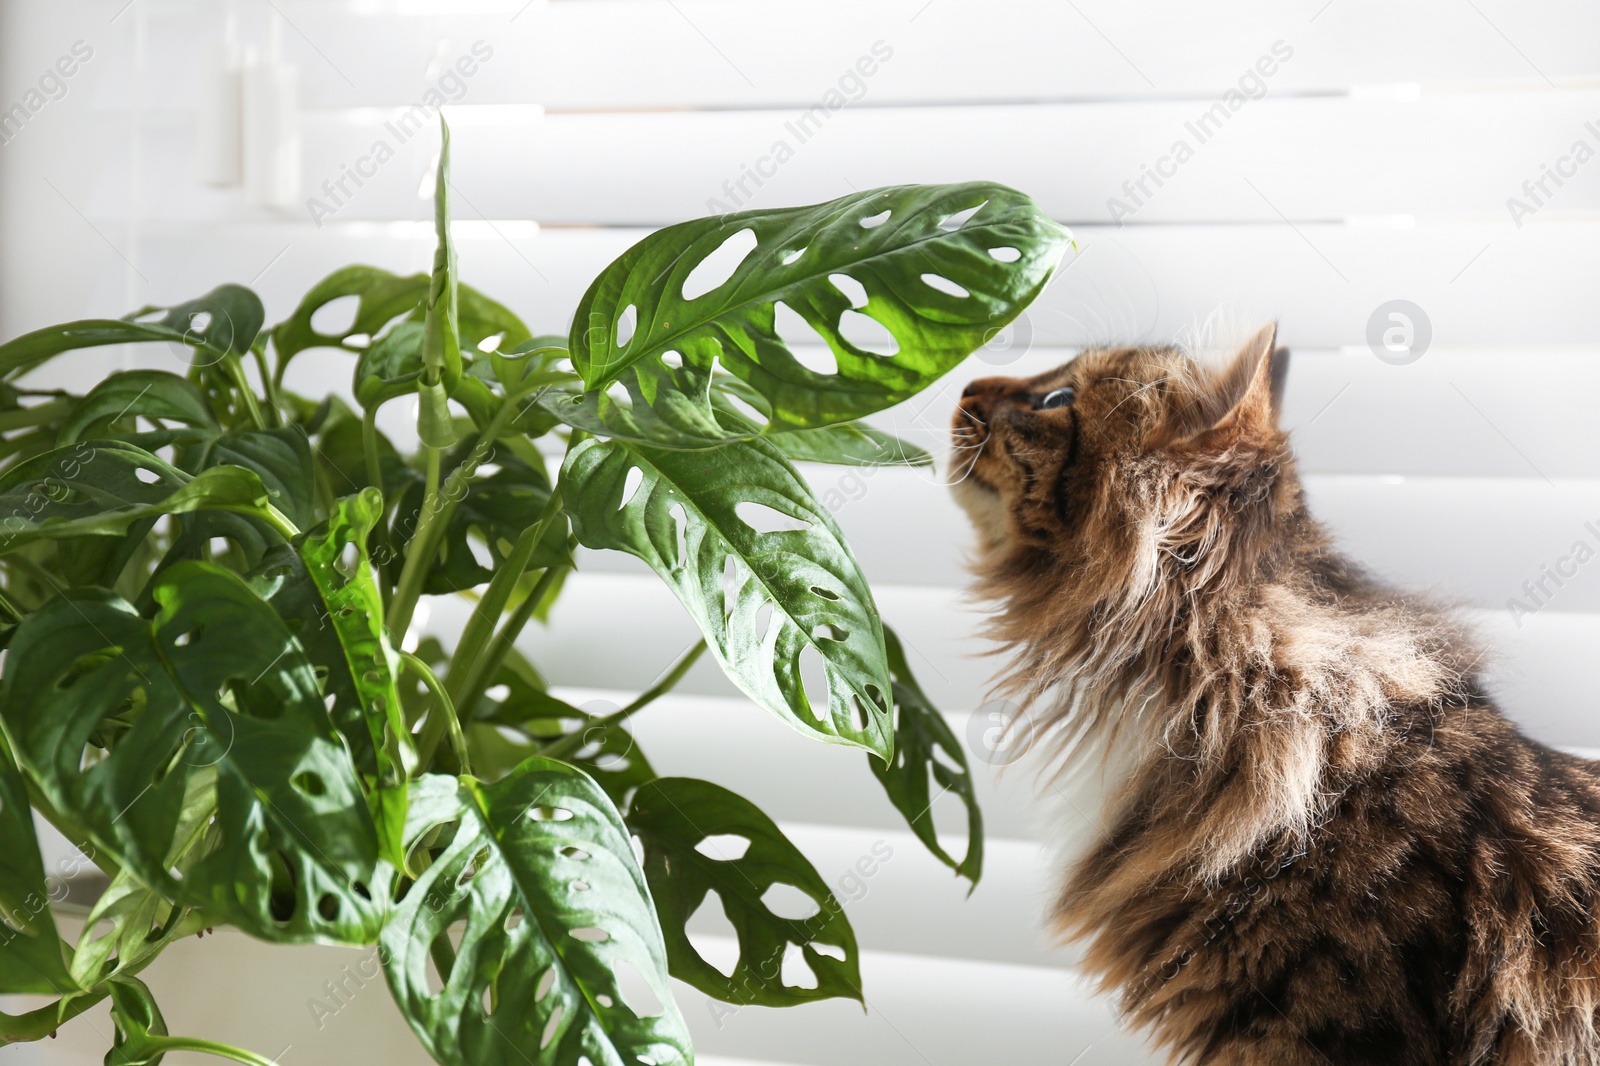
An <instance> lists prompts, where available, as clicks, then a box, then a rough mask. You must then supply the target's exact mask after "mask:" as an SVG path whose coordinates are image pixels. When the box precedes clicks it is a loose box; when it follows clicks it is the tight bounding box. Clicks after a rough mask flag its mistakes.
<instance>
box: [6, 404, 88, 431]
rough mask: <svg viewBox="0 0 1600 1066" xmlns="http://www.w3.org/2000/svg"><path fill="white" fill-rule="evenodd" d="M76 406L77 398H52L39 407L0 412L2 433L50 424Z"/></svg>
mask: <svg viewBox="0 0 1600 1066" xmlns="http://www.w3.org/2000/svg"><path fill="white" fill-rule="evenodd" d="M75 406H77V401H75V400H65V399H63V400H51V401H50V402H49V403H42V404H40V405H39V406H37V407H19V408H17V409H16V410H15V411H6V412H4V413H0V433H6V432H10V431H11V430H13V429H25V428H27V427H29V426H48V425H49V424H50V423H52V422H54V421H55V420H56V419H58V418H60V417H61V416H62V415H65V414H66V413H67V412H69V411H71V410H72V409H73V408H74V407H75Z"/></svg>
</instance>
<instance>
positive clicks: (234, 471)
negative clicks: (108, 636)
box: [0, 440, 281, 553]
mask: <svg viewBox="0 0 1600 1066" xmlns="http://www.w3.org/2000/svg"><path fill="white" fill-rule="evenodd" d="M204 510H220V511H233V512H238V513H240V514H249V515H254V516H256V517H259V518H262V519H264V520H267V521H270V522H273V523H274V524H275V525H277V524H279V523H280V522H281V519H278V518H277V517H275V516H274V515H273V513H272V510H271V505H270V501H269V498H268V493H267V489H266V487H265V486H264V485H263V484H262V483H261V479H260V478H259V477H257V476H256V475H255V474H254V473H252V472H251V471H248V470H243V469H241V468H239V467H234V466H219V467H213V468H212V469H210V470H206V471H203V472H202V473H200V474H199V475H198V476H194V477H191V476H190V475H189V474H187V473H185V472H184V471H182V470H179V469H178V468H177V467H175V466H172V465H171V464H169V463H167V462H166V461H165V460H163V459H161V458H159V457H157V456H155V455H152V454H150V453H149V452H147V451H145V450H144V449H142V448H138V447H135V446H134V445H131V444H124V443H122V442H120V441H108V440H101V441H79V442H77V443H76V444H72V445H68V446H66V447H64V448H57V449H55V450H54V451H50V452H46V453H45V454H43V455H39V456H35V457H34V458H32V459H29V460H27V461H26V462H23V463H19V464H18V465H17V466H14V467H12V468H11V469H10V470H8V471H7V472H6V474H5V476H4V477H0V515H5V516H6V517H4V518H0V553H4V552H9V551H14V550H16V549H17V548H20V547H22V546H23V545H25V544H30V543H32V542H33V541H36V540H42V539H61V538H64V537H77V536H116V537H120V536H124V535H126V534H128V532H129V531H130V529H133V528H134V527H135V526H136V525H137V524H139V523H142V522H146V521H148V520H153V519H155V518H157V517H159V516H160V515H163V514H186V513H189V512H191V511H204ZM141 535H142V534H141Z"/></svg>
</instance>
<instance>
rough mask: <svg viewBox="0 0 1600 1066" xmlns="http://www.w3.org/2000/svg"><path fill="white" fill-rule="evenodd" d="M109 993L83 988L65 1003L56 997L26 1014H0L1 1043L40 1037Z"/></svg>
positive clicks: (18, 1042) (47, 1034)
mask: <svg viewBox="0 0 1600 1066" xmlns="http://www.w3.org/2000/svg"><path fill="white" fill-rule="evenodd" d="M108 995H110V993H109V992H85V993H83V994H82V995H79V996H76V997H74V998H73V999H72V1000H71V1001H70V1002H67V1003H66V1004H63V1003H62V1002H61V1000H56V1001H55V1002H54V1003H46V1004H45V1005H44V1006H42V1007H40V1008H38V1009H37V1010H31V1011H28V1012H27V1013H26V1014H0V1047H3V1046H4V1045H6V1044H21V1043H26V1042H27V1041H30V1040H43V1039H44V1038H45V1037H47V1036H49V1035H50V1034H51V1033H53V1032H55V1031H56V1030H57V1029H59V1028H60V1027H61V1026H62V1025H64V1024H66V1023H67V1022H69V1021H71V1020H72V1019H73V1018H76V1017H77V1016H78V1015H80V1014H82V1013H83V1012H84V1011H86V1010H88V1009H89V1008H90V1007H93V1006H95V1005H96V1004H98V1003H99V1002H100V1001H101V1000H103V999H105V998H106V996H108Z"/></svg>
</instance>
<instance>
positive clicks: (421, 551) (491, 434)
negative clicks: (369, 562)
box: [384, 394, 520, 634]
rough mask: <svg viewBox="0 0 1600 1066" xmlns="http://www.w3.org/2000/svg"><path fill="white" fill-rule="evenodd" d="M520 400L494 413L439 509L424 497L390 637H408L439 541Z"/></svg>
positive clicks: (390, 617)
mask: <svg viewBox="0 0 1600 1066" xmlns="http://www.w3.org/2000/svg"><path fill="white" fill-rule="evenodd" d="M519 400H520V394H519V396H515V397H510V396H508V397H507V398H506V399H505V400H504V401H502V402H501V404H500V409H499V410H497V411H496V412H495V413H494V417H493V418H491V419H490V420H489V424H488V425H487V426H485V427H484V430H483V432H482V433H481V434H479V436H478V443H477V444H475V445H473V447H472V451H471V452H469V453H468V455H467V457H466V458H465V459H463V460H462V461H461V463H460V464H459V465H457V467H456V468H455V469H454V470H452V471H450V477H449V479H448V480H447V481H446V482H445V484H444V488H443V489H442V490H441V491H440V493H439V495H440V496H441V497H442V500H441V501H439V505H438V506H437V507H435V508H430V507H429V506H428V500H429V499H431V498H432V497H430V496H427V495H424V497H423V502H422V520H421V522H419V523H418V524H417V531H416V533H415V534H413V535H412V537H411V545H410V547H409V548H408V549H407V550H406V563H405V566H404V567H403V568H402V569H401V571H400V581H399V584H398V585H397V586H396V588H395V593H394V599H393V600H392V601H390V603H389V612H388V614H387V616H386V617H385V619H384V624H385V625H386V626H388V628H389V632H390V633H392V634H393V633H404V632H405V630H406V627H407V626H408V625H410V624H411V612H412V611H414V610H415V609H416V606H417V598H418V597H419V596H420V595H421V594H422V579H423V577H424V576H425V574H426V572H427V568H428V567H429V566H432V565H433V558H434V556H435V555H436V554H437V553H438V550H439V539H440V538H441V537H443V536H444V531H445V529H446V528H447V527H448V526H449V524H450V518H451V516H452V515H453V514H455V509H456V505H457V504H458V503H460V502H461V498H462V497H463V496H465V495H466V492H467V481H468V480H469V479H471V477H472V475H473V474H474V473H475V472H476V471H477V469H478V467H479V466H480V465H481V464H482V463H483V459H484V456H485V455H487V454H488V450H489V449H490V448H491V447H493V445H494V442H495V441H496V440H497V439H498V438H499V436H500V434H502V433H504V432H505V429H506V426H507V425H509V424H510V423H511V422H512V421H513V420H514V419H515V418H516V414H517V408H518V401H519Z"/></svg>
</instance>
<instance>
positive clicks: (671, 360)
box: [661, 352, 683, 370]
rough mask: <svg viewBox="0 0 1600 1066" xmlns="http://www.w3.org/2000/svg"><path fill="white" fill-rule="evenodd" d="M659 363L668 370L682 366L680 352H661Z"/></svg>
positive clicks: (681, 354)
mask: <svg viewBox="0 0 1600 1066" xmlns="http://www.w3.org/2000/svg"><path fill="white" fill-rule="evenodd" d="M661 365H662V366H664V367H667V368H668V369H670V370H679V369H681V368H682V367H683V353H682V352H662V353H661Z"/></svg>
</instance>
